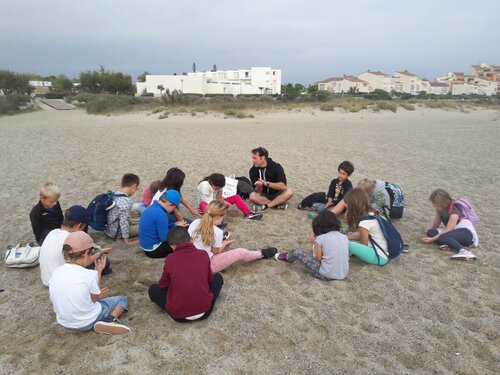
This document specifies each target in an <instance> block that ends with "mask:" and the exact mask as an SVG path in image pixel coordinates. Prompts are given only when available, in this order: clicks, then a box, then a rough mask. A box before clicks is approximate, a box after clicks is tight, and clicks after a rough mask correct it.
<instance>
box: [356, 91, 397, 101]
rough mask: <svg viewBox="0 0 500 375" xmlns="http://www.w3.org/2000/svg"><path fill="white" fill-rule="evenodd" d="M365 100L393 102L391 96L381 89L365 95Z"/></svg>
mask: <svg viewBox="0 0 500 375" xmlns="http://www.w3.org/2000/svg"><path fill="white" fill-rule="evenodd" d="M363 98H365V99H368V100H392V96H391V94H389V93H388V92H387V91H385V90H381V89H376V90H373V91H372V92H370V93H368V94H363Z"/></svg>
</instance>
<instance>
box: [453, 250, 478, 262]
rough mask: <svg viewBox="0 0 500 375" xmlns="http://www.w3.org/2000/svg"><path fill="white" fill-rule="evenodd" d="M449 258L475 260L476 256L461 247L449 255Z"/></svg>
mask: <svg viewBox="0 0 500 375" xmlns="http://www.w3.org/2000/svg"><path fill="white" fill-rule="evenodd" d="M450 259H451V260H476V256H475V255H474V254H472V253H471V252H470V251H469V250H465V249H462V250H460V251H459V252H458V253H457V254H455V255H452V256H451V257H450Z"/></svg>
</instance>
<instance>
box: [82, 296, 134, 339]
mask: <svg viewBox="0 0 500 375" xmlns="http://www.w3.org/2000/svg"><path fill="white" fill-rule="evenodd" d="M97 302H99V303H100V304H101V306H102V310H101V313H100V314H99V315H98V316H97V318H96V320H94V321H93V322H92V323H91V324H89V325H88V326H86V327H82V328H78V329H77V330H78V331H90V330H92V329H93V328H94V324H96V323H97V322H98V321H100V320H103V319H104V318H105V317H107V316H108V315H109V314H110V313H111V311H113V309H114V308H115V307H117V306H122V307H123V308H124V309H125V311H128V299H127V297H126V296H113V297H107V298H103V299H99V300H97Z"/></svg>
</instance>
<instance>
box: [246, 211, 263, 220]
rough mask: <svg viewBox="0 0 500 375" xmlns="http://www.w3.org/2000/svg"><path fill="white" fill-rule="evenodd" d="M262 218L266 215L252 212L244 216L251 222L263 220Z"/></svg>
mask: <svg viewBox="0 0 500 375" xmlns="http://www.w3.org/2000/svg"><path fill="white" fill-rule="evenodd" d="M262 216H264V215H262V214H256V213H254V212H250V213H248V214H247V215H244V218H245V219H249V220H260V219H262Z"/></svg>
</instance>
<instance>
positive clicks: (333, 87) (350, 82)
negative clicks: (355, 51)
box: [316, 76, 368, 94]
mask: <svg viewBox="0 0 500 375" xmlns="http://www.w3.org/2000/svg"><path fill="white" fill-rule="evenodd" d="M316 84H317V85H318V90H320V91H330V92H334V93H337V94H340V93H342V92H344V93H347V92H349V90H350V89H351V88H352V89H355V90H356V92H368V82H366V81H363V80H361V79H359V78H357V77H353V76H343V77H331V78H327V79H325V80H323V81H319V82H316Z"/></svg>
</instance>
